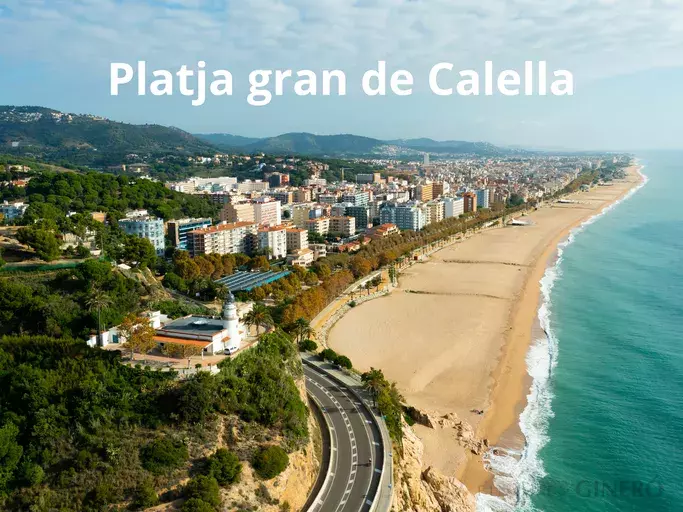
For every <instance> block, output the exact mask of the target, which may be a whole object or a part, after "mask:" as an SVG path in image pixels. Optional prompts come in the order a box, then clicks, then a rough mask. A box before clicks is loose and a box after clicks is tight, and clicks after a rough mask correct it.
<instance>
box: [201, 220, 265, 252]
mask: <svg viewBox="0 0 683 512" xmlns="http://www.w3.org/2000/svg"><path fill="white" fill-rule="evenodd" d="M189 237H192V243H191V244H189V246H190V247H191V253H192V256H199V255H202V254H237V253H244V254H250V253H252V252H253V251H254V245H255V238H256V224H254V223H253V222H234V223H231V224H218V225H217V226H212V227H208V228H204V229H197V230H195V231H191V232H190V233H188V238H189Z"/></svg>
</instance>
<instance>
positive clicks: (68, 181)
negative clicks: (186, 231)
mask: <svg viewBox="0 0 683 512" xmlns="http://www.w3.org/2000/svg"><path fill="white" fill-rule="evenodd" d="M26 196H27V197H28V198H29V201H30V204H31V206H30V207H29V210H28V211H27V212H26V215H27V216H28V220H29V221H31V220H33V218H37V217H38V216H39V215H44V212H42V211H40V210H39V209H42V208H45V207H44V206H42V205H43V204H46V205H49V206H48V207H47V208H49V207H52V208H54V210H53V212H54V213H55V214H60V215H64V214H66V213H67V212H69V211H73V212H92V211H105V212H109V213H111V214H112V216H114V217H115V218H120V217H122V216H123V213H124V212H125V211H126V210H130V209H138V208H143V209H146V210H149V211H150V213H152V214H154V215H157V216H159V217H161V218H163V219H165V220H167V219H172V218H180V217H213V216H215V215H216V213H217V210H216V207H215V206H214V205H213V204H212V203H211V202H210V201H209V200H207V199H206V198H204V197H200V196H192V195H189V194H182V193H180V192H174V191H172V190H170V189H168V188H166V187H164V185H163V184H161V183H157V182H153V181H150V180H146V179H135V178H129V177H126V176H113V175H111V174H103V173H97V172H87V173H61V174H60V173H43V174H40V175H38V176H35V177H33V179H31V181H30V182H29V184H28V186H27V187H26ZM36 210H38V211H36Z"/></svg>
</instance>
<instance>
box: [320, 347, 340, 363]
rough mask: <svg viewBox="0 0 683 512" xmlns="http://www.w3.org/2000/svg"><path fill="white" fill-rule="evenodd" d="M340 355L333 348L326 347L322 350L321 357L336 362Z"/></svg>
mask: <svg viewBox="0 0 683 512" xmlns="http://www.w3.org/2000/svg"><path fill="white" fill-rule="evenodd" d="M338 357H339V356H338V355H337V353H336V352H335V351H334V350H332V349H331V348H326V349H325V350H323V351H321V352H320V359H322V360H323V361H329V362H330V363H336V362H337V358H338Z"/></svg>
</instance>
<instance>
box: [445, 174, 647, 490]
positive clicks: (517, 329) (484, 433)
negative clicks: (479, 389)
mask: <svg viewBox="0 0 683 512" xmlns="http://www.w3.org/2000/svg"><path fill="white" fill-rule="evenodd" d="M628 169H629V171H630V176H634V177H637V178H638V179H637V180H636V181H633V182H631V186H630V187H628V188H626V189H625V190H623V191H622V192H621V193H620V194H619V195H618V196H616V197H615V198H614V199H613V200H611V201H609V202H606V203H605V204H603V205H602V206H601V207H600V208H599V209H597V210H595V211H592V212H590V213H589V214H587V215H586V216H584V217H581V218H580V219H578V220H577V221H575V222H574V223H573V224H572V225H569V226H567V227H565V228H564V229H563V230H562V231H561V232H559V233H558V234H557V236H556V237H555V238H554V240H553V241H552V242H551V243H550V244H549V245H548V246H547V247H546V249H545V250H544V251H543V253H542V254H541V255H540V257H539V258H538V260H537V262H536V263H535V265H534V268H533V271H532V272H531V273H530V275H529V277H528V279H527V281H526V283H525V286H524V289H523V291H522V292H521V294H520V297H519V299H518V301H517V304H516V307H515V309H514V310H513V312H512V314H511V317H510V325H511V330H510V332H509V335H508V338H507V340H506V343H505V348H504V350H503V353H502V355H501V358H500V360H499V363H498V366H497V367H496V370H495V371H494V374H493V380H494V382H495V385H494V386H493V388H492V389H491V395H490V403H491V406H490V407H489V409H488V410H487V411H486V414H485V415H484V417H483V418H482V421H481V423H480V424H479V425H478V428H477V435H478V436H479V437H481V438H486V439H488V440H489V442H490V443H491V445H493V446H495V445H498V444H502V445H504V446H503V448H504V449H511V450H513V451H514V450H515V449H519V450H521V448H522V447H523V446H521V445H520V444H519V443H523V442H524V435H523V434H522V432H521V429H520V425H519V422H520V415H521V414H522V412H523V411H524V410H525V408H526V406H527V404H528V396H529V393H530V392H531V386H532V383H533V379H532V377H531V376H530V375H529V368H528V362H527V356H528V354H529V351H530V349H531V346H532V344H533V342H534V340H536V339H538V338H539V337H546V336H547V335H548V333H546V332H544V328H543V327H542V323H543V319H542V318H541V317H540V312H541V308H543V303H544V301H543V295H542V286H543V280H544V278H545V277H546V276H547V275H548V272H549V271H554V269H555V266H556V263H557V260H558V258H559V257H560V256H561V249H560V246H562V245H563V244H565V243H566V242H567V241H568V240H569V239H570V237H571V235H572V232H574V230H576V229H579V228H580V227H581V226H582V225H584V224H585V223H587V222H590V221H591V220H592V219H596V218H597V217H599V216H600V215H602V214H604V213H605V212H606V210H608V209H609V208H611V207H613V206H614V205H616V204H617V203H619V202H620V201H621V200H623V199H624V198H625V197H626V196H628V195H629V194H631V193H632V192H633V191H635V190H636V189H637V188H638V187H640V186H642V185H643V184H644V183H645V182H646V177H645V176H644V175H643V174H642V173H641V170H642V169H643V166H642V165H640V164H637V163H636V164H633V165H631V166H630V167H629V168H628ZM516 453H517V454H520V453H521V451H518V452H516ZM494 476H495V475H494V474H493V473H491V472H490V471H489V470H487V469H486V467H485V464H484V460H483V457H482V456H475V455H473V454H471V453H470V454H468V456H467V459H466V461H465V462H464V463H463V464H462V465H461V466H460V468H459V470H458V473H457V478H458V479H459V480H460V481H461V482H463V483H464V484H465V485H466V486H467V488H468V489H469V490H470V491H471V492H473V493H479V492H481V493H485V494H489V495H494V496H495V495H500V494H501V492H500V489H497V488H496V487H495V486H494V484H493V480H494Z"/></svg>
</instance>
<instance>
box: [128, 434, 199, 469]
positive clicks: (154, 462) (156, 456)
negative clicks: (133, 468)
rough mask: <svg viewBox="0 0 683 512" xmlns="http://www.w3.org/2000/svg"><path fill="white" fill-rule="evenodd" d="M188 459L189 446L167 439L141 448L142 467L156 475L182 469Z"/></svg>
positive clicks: (156, 440) (155, 441)
mask: <svg viewBox="0 0 683 512" xmlns="http://www.w3.org/2000/svg"><path fill="white" fill-rule="evenodd" d="M187 457H188V453H187V446H185V444H184V443H182V442H181V441H173V440H171V439H169V438H167V437H163V438H161V439H155V440H154V441H152V442H151V443H149V444H147V445H145V446H143V447H142V448H140V460H141V461H142V467H143V468H145V469H146V470H147V471H150V472H151V473H154V474H155V475H161V474H163V473H165V472H167V471H168V470H172V469H176V468H178V467H180V466H181V465H182V464H183V463H184V462H185V461H186V460H187Z"/></svg>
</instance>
